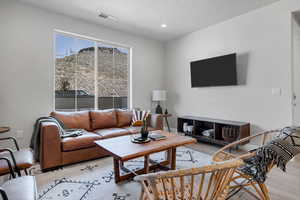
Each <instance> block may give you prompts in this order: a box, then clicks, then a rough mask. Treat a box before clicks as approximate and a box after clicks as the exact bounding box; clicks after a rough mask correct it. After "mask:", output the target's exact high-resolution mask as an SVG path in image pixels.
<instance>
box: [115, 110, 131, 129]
mask: <svg viewBox="0 0 300 200" xmlns="http://www.w3.org/2000/svg"><path fill="white" fill-rule="evenodd" d="M116 114H117V127H123V126H129V125H130V124H131V122H132V116H133V114H132V111H129V110H122V109H117V110H116Z"/></svg>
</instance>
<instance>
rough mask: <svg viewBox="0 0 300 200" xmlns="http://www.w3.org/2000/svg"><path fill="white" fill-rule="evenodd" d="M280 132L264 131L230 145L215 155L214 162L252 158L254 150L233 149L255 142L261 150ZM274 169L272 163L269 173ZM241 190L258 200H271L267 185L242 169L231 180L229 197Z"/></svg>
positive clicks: (277, 130) (278, 130) (236, 171)
mask: <svg viewBox="0 0 300 200" xmlns="http://www.w3.org/2000/svg"><path fill="white" fill-rule="evenodd" d="M280 132H281V129H276V130H270V131H264V132H261V133H258V134H255V135H252V136H249V137H247V138H243V139H241V140H239V141H236V142H233V143H231V144H228V145H227V146H225V147H223V148H221V149H220V150H218V151H217V152H216V153H214V154H213V158H212V160H213V161H215V162H224V161H226V160H231V159H236V158H239V159H242V160H245V159H248V158H251V157H252V156H254V155H255V154H256V152H255V151H253V149H250V151H246V150H245V151H243V150H238V151H234V152H233V151H232V149H236V148H237V147H239V146H241V145H242V144H245V143H249V142H251V141H255V142H253V143H257V142H259V145H257V146H255V149H256V148H259V147H261V146H263V145H265V144H266V143H268V142H269V141H270V140H272V139H273V138H274V137H275V136H277V135H278V134H279V133H280ZM273 167H274V163H271V164H270V165H269V166H267V172H269V171H270V170H271V169H272V168H273ZM249 188H252V190H250V189H249ZM241 189H243V190H244V191H246V192H248V193H249V194H251V195H252V196H254V197H256V198H258V199H262V200H270V195H269V191H268V188H267V186H266V184H265V183H258V182H257V181H255V179H253V177H252V176H250V175H247V174H245V173H243V172H242V171H241V170H240V169H238V168H237V169H236V170H235V172H234V174H233V177H232V178H231V180H230V186H229V196H233V195H234V194H236V193H237V192H238V191H240V190H241Z"/></svg>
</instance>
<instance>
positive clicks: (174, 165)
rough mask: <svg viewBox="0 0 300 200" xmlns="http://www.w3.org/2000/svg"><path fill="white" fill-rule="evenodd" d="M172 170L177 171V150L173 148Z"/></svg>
mask: <svg viewBox="0 0 300 200" xmlns="http://www.w3.org/2000/svg"><path fill="white" fill-rule="evenodd" d="M170 168H171V169H172V170H173V169H176V148H172V154H171V166H170Z"/></svg>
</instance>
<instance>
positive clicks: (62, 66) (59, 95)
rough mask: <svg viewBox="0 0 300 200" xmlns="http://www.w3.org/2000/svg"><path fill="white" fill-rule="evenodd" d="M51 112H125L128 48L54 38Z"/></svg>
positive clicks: (79, 39) (82, 39)
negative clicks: (54, 53) (53, 93)
mask: <svg viewBox="0 0 300 200" xmlns="http://www.w3.org/2000/svg"><path fill="white" fill-rule="evenodd" d="M55 47H56V55H55V109H56V110H61V111H76V110H90V109H107V108H128V102H129V98H128V97H129V73H128V72H129V62H130V60H129V58H130V56H129V52H130V51H129V48H124V47H118V46H115V45H110V44H105V43H102V42H99V41H96V40H89V39H85V38H81V37H75V36H72V35H67V34H63V33H56V34H55Z"/></svg>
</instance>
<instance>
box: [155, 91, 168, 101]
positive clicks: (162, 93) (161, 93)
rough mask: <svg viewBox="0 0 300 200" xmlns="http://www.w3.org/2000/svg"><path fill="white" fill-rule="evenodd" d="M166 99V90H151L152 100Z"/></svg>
mask: <svg viewBox="0 0 300 200" xmlns="http://www.w3.org/2000/svg"><path fill="white" fill-rule="evenodd" d="M165 100H167V92H166V91H165V90H153V91H152V101H165Z"/></svg>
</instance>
